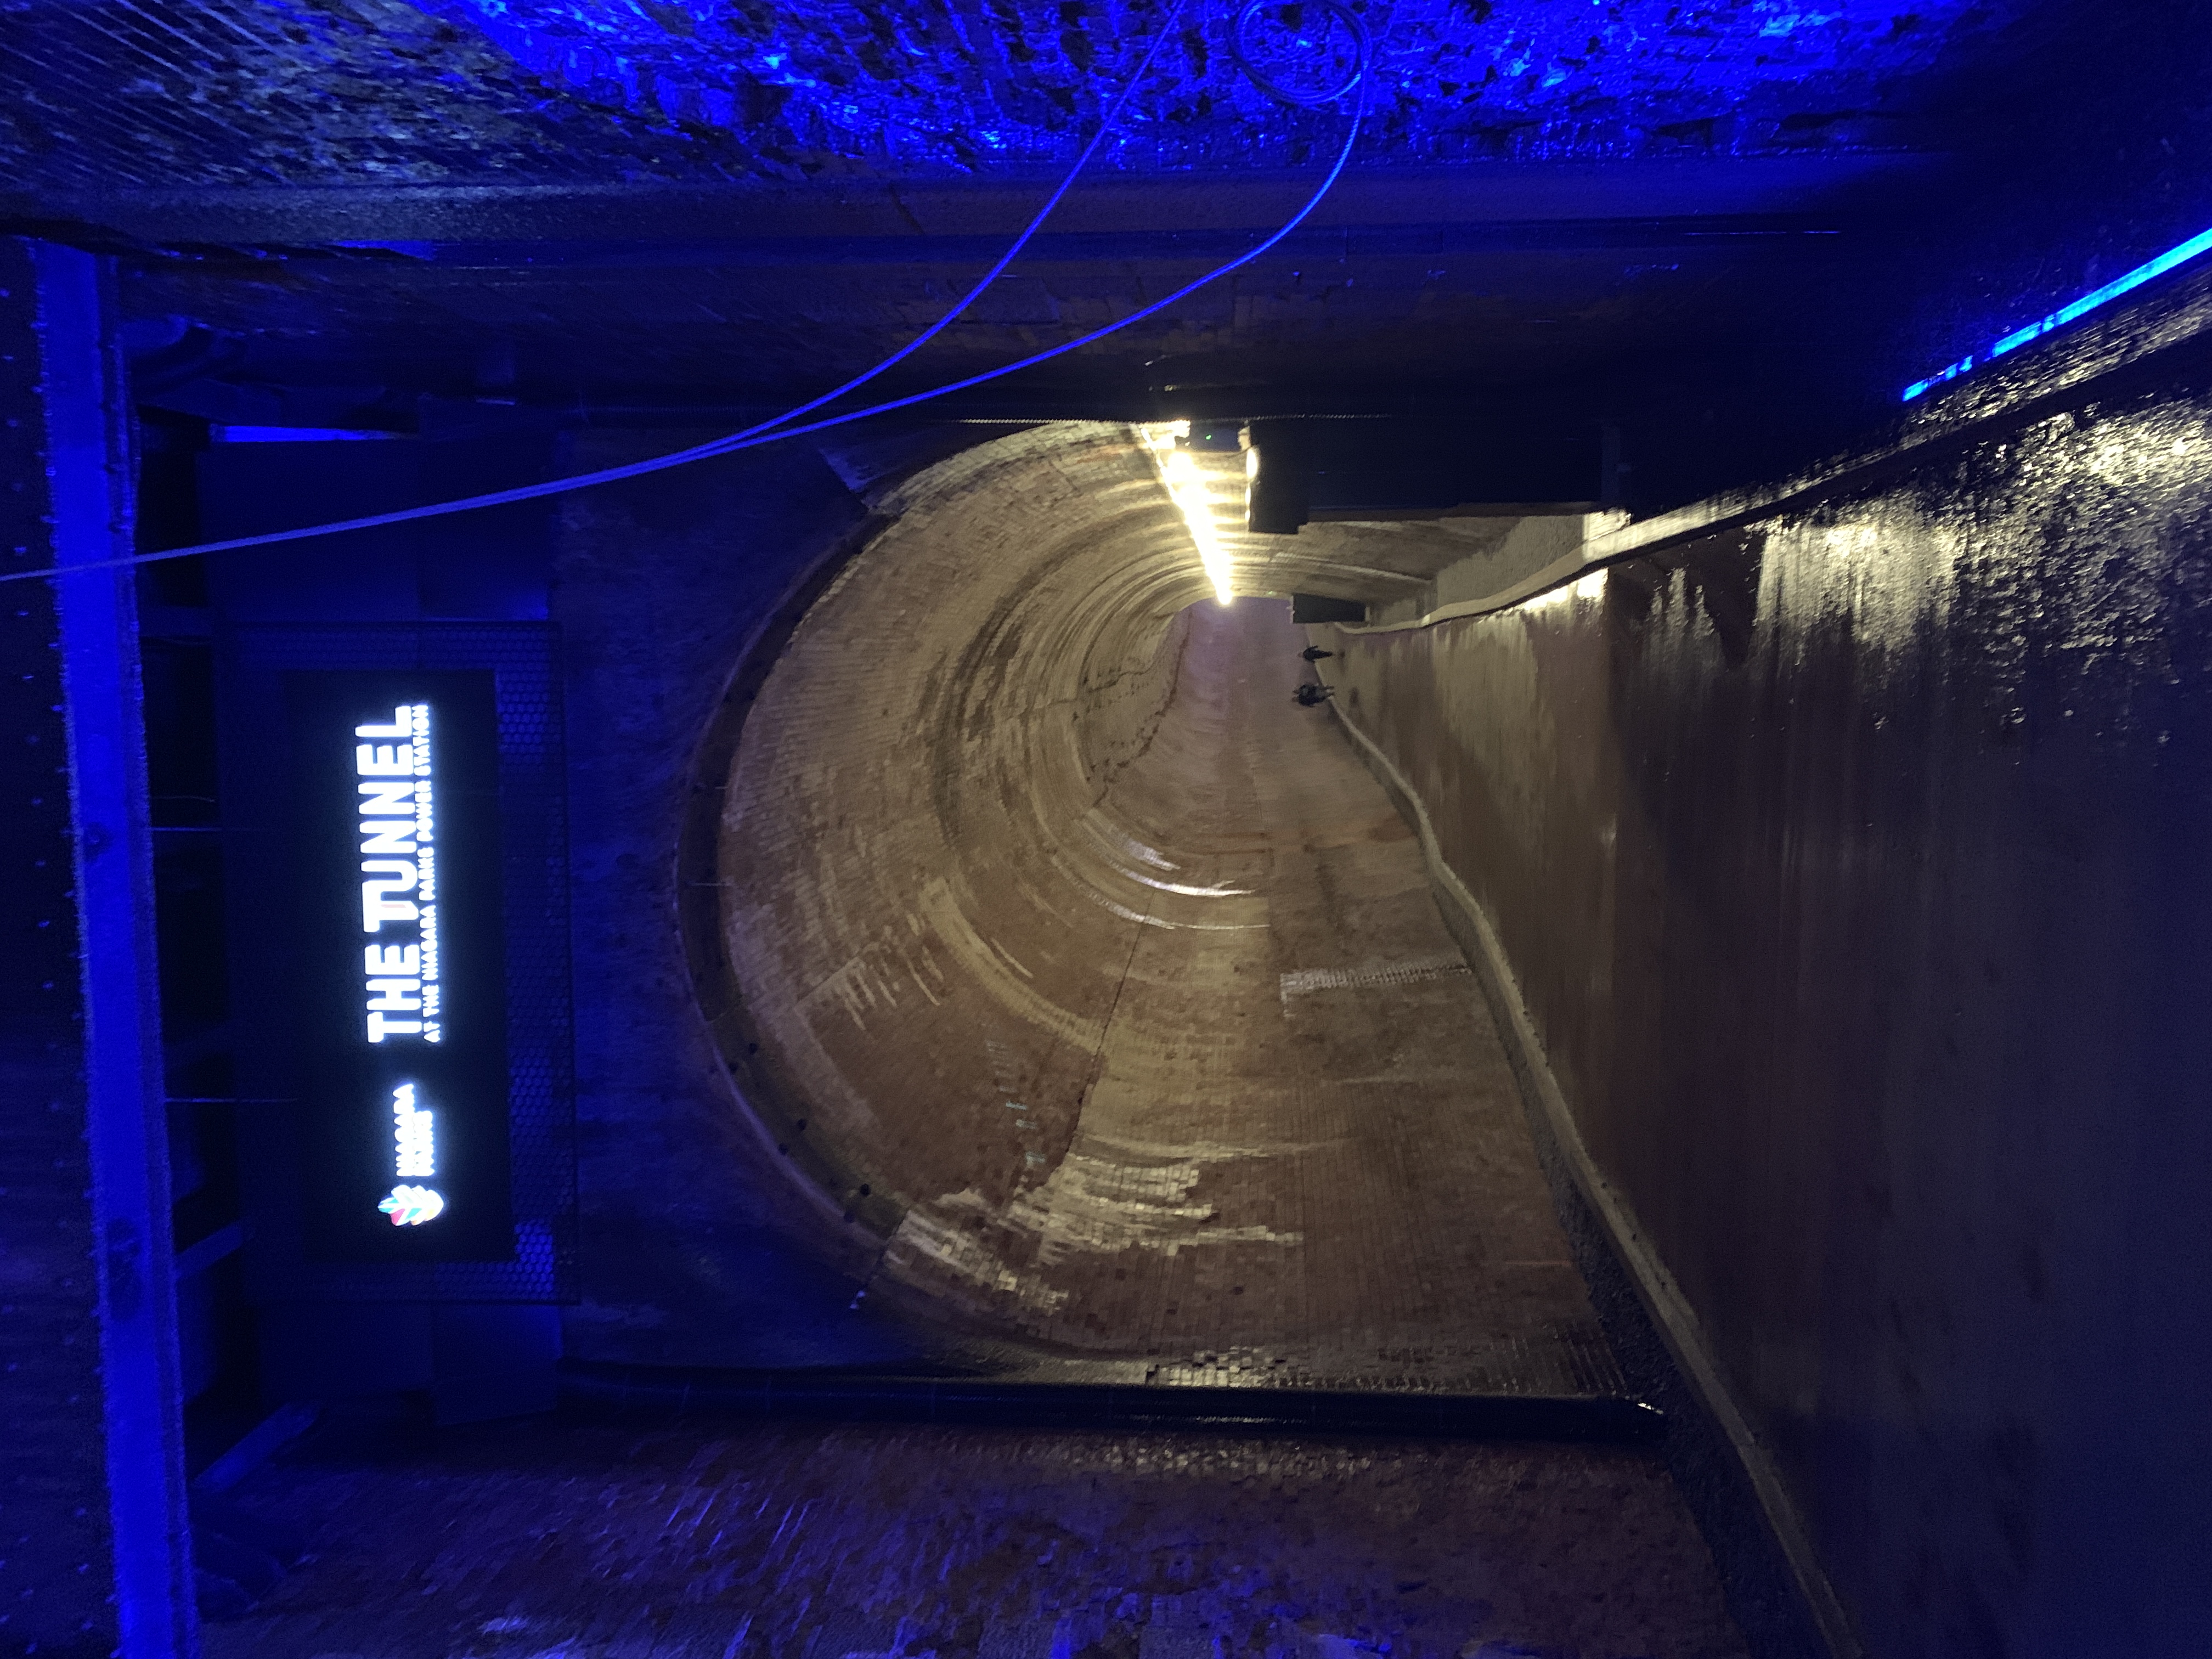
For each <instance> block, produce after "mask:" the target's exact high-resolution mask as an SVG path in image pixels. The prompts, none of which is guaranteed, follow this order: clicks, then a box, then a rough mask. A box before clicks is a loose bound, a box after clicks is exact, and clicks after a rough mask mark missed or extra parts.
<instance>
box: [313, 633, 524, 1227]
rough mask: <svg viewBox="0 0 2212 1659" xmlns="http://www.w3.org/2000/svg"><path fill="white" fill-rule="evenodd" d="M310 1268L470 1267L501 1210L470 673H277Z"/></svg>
mask: <svg viewBox="0 0 2212 1659" xmlns="http://www.w3.org/2000/svg"><path fill="white" fill-rule="evenodd" d="M284 681H285V702H286V707H287V711H288V714H289V718H290V725H291V733H290V737H291V741H290V744H289V749H290V752H291V756H292V769H293V778H292V796H293V802H294V811H293V829H292V837H293V840H294V842H295V847H296V849H297V856H296V857H295V860H294V865H295V870H294V877H293V879H294V883H295V897H294V903H293V906H292V910H291V915H292V918H293V921H294V924H295V927H297V929H298V930H299V932H298V937H297V938H296V939H295V946H296V949H295V960H296V961H297V962H299V963H301V964H302V965H303V971H302V972H301V975H299V983H298V984H297V985H296V986H295V987H294V997H295V1011H296V1012H295V1017H296V1018H297V1020H298V1022H299V1024H298V1028H297V1030H298V1036H299V1037H300V1051H301V1054H302V1056H303V1058H304V1059H305V1060H306V1062H307V1079H306V1080H307V1088H308V1100H309V1103H310V1111H311V1113H312V1116H313V1133H311V1134H310V1136H309V1137H308V1140H307V1156H308V1160H309V1166H310V1167H309V1169H308V1170H307V1200H308V1201H307V1216H306V1220H307V1237H308V1242H309V1245H310V1248H311V1249H313V1251H314V1252H315V1253H316V1254H317V1255H321V1256H325V1257H326V1258H335V1259H340V1260H347V1261H501V1260H505V1259H507V1257H508V1256H510V1255H512V1254H513V1248H514V1243H513V1218H512V1214H511V1209H510V1204H509V1197H508V1174H507V1015H506V995H505V989H506V981H505V957H504V949H503V941H502V928H501V846H500V822H499V787H498V784H499V732H498V723H497V717H496V713H495V707H494V702H493V690H494V688H493V683H492V676H491V675H490V673H489V672H487V671H412V670H410V671H399V670H395V671H347V672H324V671H293V672H289V673H287V674H286V675H285V677H284Z"/></svg>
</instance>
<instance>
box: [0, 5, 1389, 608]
mask: <svg viewBox="0 0 2212 1659" xmlns="http://www.w3.org/2000/svg"><path fill="white" fill-rule="evenodd" d="M1181 9H1182V0H1178V4H1177V6H1176V10H1175V12H1173V13H1171V14H1170V18H1169V23H1170V26H1171V25H1172V24H1173V22H1174V21H1175V18H1176V16H1177V15H1180V13H1181ZM1166 38H1167V29H1166V28H1163V29H1162V31H1161V33H1160V35H1159V37H1158V39H1156V40H1154V41H1153V43H1152V47H1151V48H1150V49H1149V50H1148V51H1147V52H1146V54H1145V60H1144V63H1145V64H1150V63H1151V61H1152V54H1153V53H1154V52H1158V49H1159V47H1160V45H1161V43H1162V42H1163V41H1164V40H1165V39H1166ZM1364 44H1365V43H1364V41H1363V42H1362V45H1363V47H1364ZM1143 68H1144V65H1143V64H1140V65H1139V71H1138V73H1139V75H1141V74H1142V72H1143ZM1366 68H1367V64H1365V63H1364V62H1363V63H1362V64H1361V65H1360V73H1359V74H1358V76H1355V77H1354V78H1353V80H1352V82H1350V83H1348V84H1347V85H1346V87H1345V88H1344V90H1345V91H1347V92H1348V91H1351V90H1352V89H1353V88H1357V89H1358V94H1359V95H1358V99H1357V100H1356V101H1355V102H1354V104H1353V106H1352V121H1351V125H1350V126H1349V127H1348V128H1347V129H1346V132H1345V135H1344V143H1343V145H1342V146H1341V147H1340V149H1338V151H1337V155H1336V160H1335V161H1334V163H1333V164H1332V165H1331V166H1330V167H1329V170H1328V174H1327V176H1326V177H1324V178H1323V179H1322V181H1321V185H1320V187H1319V188H1318V189H1316V191H1314V193H1313V194H1312V195H1311V196H1310V197H1307V198H1306V201H1305V204H1304V206H1302V207H1300V208H1299V209H1298V210H1297V212H1296V213H1294V214H1292V215H1291V216H1290V218H1289V219H1287V220H1285V222H1283V224H1282V226H1281V228H1279V229H1278V230H1276V231H1275V232H1274V233H1273V234H1272V235H1270V236H1269V237H1267V240H1264V241H1262V242H1260V243H1259V244H1257V245H1256V246H1253V247H1251V248H1249V249H1248V250H1246V251H1245V252H1243V253H1241V254H1239V255H1237V258H1234V259H1231V260H1230V261H1229V262H1228V263H1227V264H1222V265H1217V266H1216V267H1215V268H1214V269H1213V270H1209V271H1207V272H1206V275H1204V276H1200V277H1199V278H1197V279H1196V280H1195V281H1193V282H1190V283H1185V284H1184V285H1183V286H1182V287H1181V288H1179V289H1176V290H1175V292H1174V293H1172V294H1170V295H1166V296H1165V297H1164V298H1162V299H1158V300H1155V301H1152V304H1150V305H1148V306H1145V307H1141V308H1140V309H1139V310H1136V311H1133V312H1132V313H1129V315H1127V317H1123V318H1121V319H1118V320H1117V321H1115V322H1111V323H1109V324H1107V325H1105V326H1104V327H1103V328H1097V329H1093V330H1092V331H1091V332H1090V333H1088V334H1084V335H1079V336H1078V337H1076V338H1074V339H1073V340H1068V341H1065V342H1063V343H1060V344H1059V345H1056V346H1052V347H1048V349H1045V350H1043V351H1039V352H1036V353H1033V354H1031V355H1030V356H1027V357H1024V358H1022V359H1021V360H1020V361H1019V362H1012V363H1007V364H1006V365H1004V366H1003V367H1001V368H994V369H987V370H985V371H984V372H983V373H981V374H971V375H969V377H968V378H967V379H965V380H954V381H951V382H950V383H948V384H946V385H944V386H936V387H933V388H932V389H931V390H930V391H927V392H914V393H912V394H910V395H909V396H907V397H904V398H893V399H891V400H890V401H889V402H887V403H880V404H870V405H869V406H868V407H866V408H865V409H855V410H848V411H847V412H846V413H844V414H842V415H833V416H829V418H828V419H826V420H820V421H810V422H807V423H806V424H805V425H803V426H787V425H785V424H784V423H785V422H787V421H790V420H793V419H794V418H795V417H797V416H800V415H804V414H806V413H808V412H809V411H811V410H816V409H819V408H820V407H821V406H822V405H823V404H826V403H828V402H829V401H830V399H832V398H837V397H840V396H842V394H843V393H845V392H849V391H851V390H852V389H853V388H854V387H855V386H863V385H866V383H867V382H868V381H870V380H873V379H875V377H876V376H877V375H878V374H882V373H883V372H884V370H885V369H887V368H890V367H891V366H892V365H893V364H895V363H896V362H899V361H900V360H901V359H902V358H903V357H905V356H908V355H910V354H911V353H913V352H914V351H915V350H917V349H920V348H921V346H922V345H924V344H926V343H927V342H928V341H929V340H930V339H932V338H933V337H935V336H936V335H937V334H938V333H939V332H941V331H943V330H944V329H945V326H946V325H949V324H950V323H951V322H952V321H953V320H954V319H956V318H957V317H958V316H959V315H960V313H962V312H963V311H964V310H965V309H966V308H967V307H969V305H971V304H972V303H974V301H975V299H976V297H977V296H978V295H981V293H982V291H983V290H984V289H986V288H987V287H989V286H990V284H991V283H992V282H993V281H994V280H995V279H996V277H997V276H999V274H1000V272H1001V271H1003V270H1005V269H1006V266H1007V265H1008V264H1010V263H1012V260H1013V258H1014V257H1015V255H1016V254H1018V252H1020V251H1021V249H1022V246H1024V244H1025V243H1026V242H1027V241H1028V240H1029V239H1030V236H1032V235H1033V234H1035V233H1036V228H1037V227H1038V226H1039V225H1041V224H1042V223H1043V222H1044V218H1045V216H1046V214H1048V213H1049V212H1050V211H1051V210H1052V208H1053V206H1054V204H1057V203H1058V202H1059V200H1060V197H1062V196H1063V195H1065V194H1066V191H1067V189H1068V187H1069V185H1073V183H1074V179H1075V173H1074V172H1071V173H1069V174H1068V176H1067V178H1066V179H1064V180H1062V182H1061V184H1060V188H1059V189H1058V190H1057V191H1054V193H1053V196H1052V199H1051V201H1050V202H1048V203H1047V204H1046V206H1045V209H1044V210H1043V212H1041V213H1039V214H1038V215H1037V216H1036V219H1034V220H1032V221H1031V222H1030V227H1029V228H1028V229H1027V230H1025V231H1024V232H1023V233H1022V236H1021V238H1020V240H1018V241H1017V242H1016V243H1015V244H1014V246H1012V248H1010V249H1008V250H1007V252H1006V254H1005V256H1004V257H1003V258H1000V261H999V263H998V264H996V265H994V266H993V267H992V270H991V272H990V275H989V276H986V277H985V278H984V280H983V281H982V282H981V283H978V284H976V286H975V288H974V289H970V290H969V294H968V295H967V297H966V298H964V299H963V300H962V301H961V302H960V304H959V305H958V306H957V307H955V308H954V309H953V310H951V311H950V312H948V313H946V314H945V316H944V317H942V318H940V319H939V320H938V321H937V322H936V323H935V324H934V325H932V326H931V328H930V329H929V330H928V331H927V332H925V333H924V334H923V335H922V336H921V337H920V338H918V339H915V340H914V341H912V342H910V343H908V345H907V346H905V347H904V348H903V349H901V350H900V351H898V352H897V353H895V354H894V355H893V356H890V357H888V358H886V359H884V362H880V363H878V364H877V365H876V367H875V368H872V369H870V370H869V371H868V372H867V373H866V374H862V375H860V376H859V377H858V378H857V379H854V380H849V381H848V382H846V384H845V385H843V386H839V387H838V388H837V389H836V391H834V392H825V393H823V395H822V396H821V397H819V398H815V399H813V400H812V401H811V402H809V403H805V404H799V406H798V407H797V408H796V409H793V410H787V412H786V413H784V414H781V415H779V416H775V418H774V419H772V420H768V421H763V422H760V423H759V424H758V425H756V426H751V427H748V428H745V429H744V431H742V432H738V433H733V434H732V435H729V436H728V437H724V438H716V439H714V440H712V441H709V442H707V443H703V444H696V445H694V446H693V447H690V448H689V449H678V450H674V451H671V453H668V454H665V455H657V456H654V457H653V459H650V460H643V461H631V462H628V463H626V464H624V465H621V466H611V467H603V468H601V469H599V471H594V472H580V473H576V474H574V475H573V476H571V477H566V478H555V479H551V480H549V481H548V482H546V483H538V484H522V485H519V486H517V487H516V488H514V489H500V490H493V491H491V492H490V493H489V494H486V495H466V496H463V497H461V498H459V499H458V500H455V501H434V502H431V503H429V504H428V505H427V506H423V507H403V508H400V509H398V511H396V512H392V513H372V514H370V515H368V516H367V517H365V518H359V519H341V520H337V521H335V522H332V523H330V524H319V525H308V526H303V527H301V528H300V529H297V530H272V531H268V532H264V533H262V534H260V535H257V536H239V537H234V538H231V539H229V540H228V541H220V542H202V543H199V544H196V545H194V546H191V547H174V548H168V549H165V550H162V551H161V552H158V553H138V554H133V555H131V556H130V557H127V558H120V559H98V560H89V561H87V562H84V563H82V564H72V565H68V566H64V567H49V568H46V569H42V570H18V571H11V572H9V573H7V574H0V583H5V582H16V581H29V580H33V579H35V578H42V577H50V576H57V575H64V574H74V573H76V572H78V571H83V570H106V569H115V568H122V567H125V566H131V565H141V564H154V563H157V562H160V561H161V560H164V559H183V558H191V557H194V556H198V555H201V554H205V553H228V552H233V551H235V550H239V549H241V548H248V547H268V546H271V545H274V544H277V543H280V542H291V541H304V540H307V539H308V538H311V537H317V536H335V535H341V534H343V533H344V532H348V531H354V530H374V529H378V528H380V527H381V526H386V525H394V524H407V523H411V522H413V521H415V520H420V519H435V518H443V517H445V516H446V515H447V514H449V513H472V512H475V511H477V509H479V508H481V507H507V506H513V505H514V504H516V503H518V502H521V501H537V500H540V499H542V498H543V497H545V496H548V495H566V494H568V492H570V491H571V490H577V489H590V488H592V486H594V485H597V484H603V483H618V482H619V481H621V480H623V479H624V478H637V477H645V476H647V475H648V474H650V473H654V472H665V471H669V470H670V469H671V468H673V467H678V466H687V465H690V464H691V463H692V462H694V461H702V460H707V459H711V458H713V457H714V456H717V455H730V454H735V453H738V452H739V451H742V450H747V449H757V448H759V447H762V446H763V445H765V444H771V443H776V442H779V441H781V440H783V439H786V438H798V437H804V436H805V435H807V434H809V433H812V432H822V431H826V430H828V429H829V428H831V427H837V426H843V425H846V424H848V422H854V421H860V420H866V419H869V418H871V417H872V416H877V415H884V414H889V413H890V412H891V411H892V410H900V409H909V408H912V407H913V406H914V405H915V404H922V403H927V402H929V401H930V400H931V399H933V398H942V397H945V396H948V395H950V394H951V393H952V392H964V391H966V390H967V389H968V388H969V387H970V386H982V385H984V384H986V383H987V382H988V381H991V380H1002V379H1004V378H1005V377H1006V375H1009V374H1018V373H1020V372H1021V371H1022V370H1023V369H1025V368H1035V367H1036V365H1037V364H1039V363H1043V362H1050V361H1051V360H1052V359H1054V357H1060V356H1066V354H1067V353H1069V352H1071V351H1075V350H1079V349H1081V348H1082V347H1084V346H1086V345H1089V344H1091V343H1093V342H1094V341H1097V340H1103V339H1104V338H1105V337H1107V336H1108V335H1109V334H1115V333H1118V332H1119V331H1121V330H1122V329H1125V328H1127V327H1128V326H1130V325H1132V324H1133V323H1140V322H1142V321H1144V319H1146V318H1147V317H1150V316H1152V315H1154V314H1156V313H1158V312H1161V311H1164V310H1165V309H1166V308H1167V307H1170V306H1171V305H1174V304H1175V303H1176V302H1177V301H1181V300H1185V299H1188V297H1189V296H1190V295H1193V294H1195V293H1196V292H1197V291H1198V290H1199V289H1202V288H1204V287H1206V285H1207V284H1208V283H1214V282H1218V281H1219V280H1220V279H1221V278H1222V277H1224V276H1228V275H1229V274H1230V273H1231V271H1233V270H1240V269H1242V268H1243V266H1245V265H1248V264H1251V263H1252V261H1254V260H1255V259H1256V258H1259V257H1260V256H1261V254H1263V253H1265V252H1267V250H1268V249H1270V248H1272V247H1273V246H1275V245H1276V244H1277V243H1279V242H1280V241H1281V240H1283V239H1284V238H1285V237H1286V236H1288V235H1289V234H1291V232H1292V231H1294V230H1296V229H1297V228H1298V227H1299V226H1300V225H1302V224H1304V222H1305V221H1306V219H1307V218H1308V217H1309V216H1310V215H1311V214H1312V212H1313V210H1315V209H1316V208H1317V207H1319V206H1320V205H1321V204H1322V198H1323V197H1326V196H1327V195H1328V193H1329V191H1331V190H1332V189H1334V187H1335V185H1336V181H1337V179H1339V177H1340V176H1341V175H1342V173H1343V172H1344V168H1345V164H1346V162H1348V161H1350V160H1351V159H1352V147H1353V146H1354V145H1355V144H1356V143H1358V138H1359V128H1360V124H1361V122H1362V121H1363V120H1364V118H1365V116H1366V103H1367V87H1366V81H1367V77H1366ZM1135 85H1136V77H1135V76H1133V77H1132V78H1131V80H1130V82H1129V84H1128V86H1127V87H1125V88H1123V89H1122V92H1121V97H1120V98H1118V99H1116V100H1115V105H1114V109H1113V111H1112V112H1109V116H1108V119H1109V121H1110V120H1111V118H1112V115H1113V113H1115V112H1119V110H1120V109H1121V104H1122V102H1123V101H1125V100H1127V98H1128V96H1129V94H1130V92H1131V91H1132V90H1133V88H1134V87H1135ZM1105 131H1106V128H1105V125H1104V124H1102V125H1100V127H1099V130H1098V132H1097V134H1095V135H1093V137H1092V138H1091V143H1090V144H1089V145H1088V146H1087V147H1086V148H1085V150H1084V152H1083V155H1082V156H1081V157H1080V158H1079V160H1078V161H1077V163H1076V170H1078V171H1079V170H1080V169H1081V167H1083V166H1084V164H1085V162H1087V161H1089V160H1090V159H1091V155H1092V153H1093V152H1094V151H1095V150H1096V149H1097V146H1098V142H1099V139H1100V138H1101V137H1103V136H1104V133H1105Z"/></svg>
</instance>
